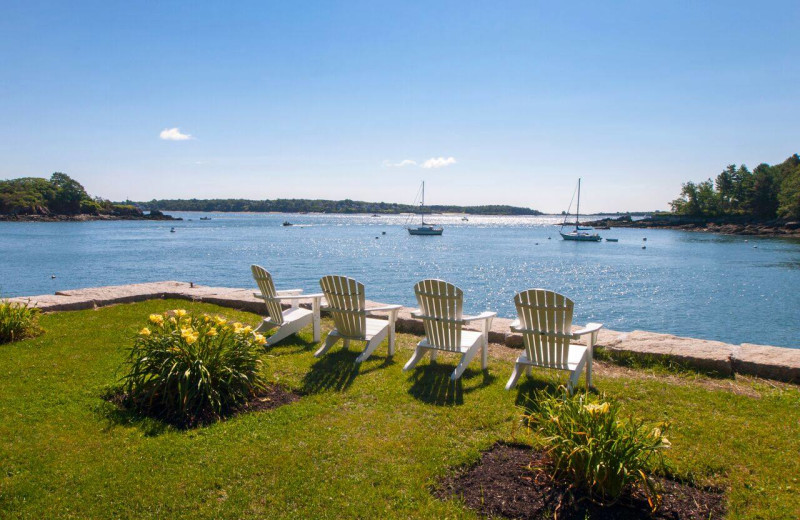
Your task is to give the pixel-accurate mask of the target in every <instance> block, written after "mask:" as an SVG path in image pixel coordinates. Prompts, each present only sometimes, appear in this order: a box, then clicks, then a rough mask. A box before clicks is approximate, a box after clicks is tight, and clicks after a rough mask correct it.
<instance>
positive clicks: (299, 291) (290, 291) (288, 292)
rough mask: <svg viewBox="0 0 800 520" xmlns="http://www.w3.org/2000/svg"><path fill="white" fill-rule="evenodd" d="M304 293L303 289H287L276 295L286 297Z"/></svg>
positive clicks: (277, 292)
mask: <svg viewBox="0 0 800 520" xmlns="http://www.w3.org/2000/svg"><path fill="white" fill-rule="evenodd" d="M302 292H303V289H286V290H283V291H275V294H277V295H278V296H286V295H292V294H302Z"/></svg>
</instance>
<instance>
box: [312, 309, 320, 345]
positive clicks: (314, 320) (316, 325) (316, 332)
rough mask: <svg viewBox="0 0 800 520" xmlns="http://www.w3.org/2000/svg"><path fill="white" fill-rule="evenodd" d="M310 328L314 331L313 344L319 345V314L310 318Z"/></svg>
mask: <svg viewBox="0 0 800 520" xmlns="http://www.w3.org/2000/svg"><path fill="white" fill-rule="evenodd" d="M311 327H312V329H313V330H314V343H319V339H320V336H321V334H320V319H319V314H314V316H313V317H312V318H311Z"/></svg>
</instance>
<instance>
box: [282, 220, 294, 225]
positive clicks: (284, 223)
mask: <svg viewBox="0 0 800 520" xmlns="http://www.w3.org/2000/svg"><path fill="white" fill-rule="evenodd" d="M281 226H294V224H292V223H291V222H289V221H288V220H284V221H283V224H281Z"/></svg>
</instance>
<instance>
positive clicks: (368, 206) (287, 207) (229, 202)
mask: <svg viewBox="0 0 800 520" xmlns="http://www.w3.org/2000/svg"><path fill="white" fill-rule="evenodd" d="M137 204H138V205H140V206H141V207H143V208H145V209H150V210H154V209H157V210H161V211H233V212H248V211H249V212H277V213H303V212H307V213H373V214H378V215H390V214H397V213H413V212H416V211H418V209H419V208H418V207H417V206H413V205H411V204H398V203H395V202H364V201H359V200H350V199H345V200H319V199H313V200H312V199H274V200H248V199H164V200H155V199H154V200H151V201H149V202H139V203H137ZM425 212H426V213H430V212H434V213H467V214H470V215H541V214H542V213H541V212H540V211H537V210H535V209H530V208H521V207H516V206H506V205H487V206H453V205H434V206H425Z"/></svg>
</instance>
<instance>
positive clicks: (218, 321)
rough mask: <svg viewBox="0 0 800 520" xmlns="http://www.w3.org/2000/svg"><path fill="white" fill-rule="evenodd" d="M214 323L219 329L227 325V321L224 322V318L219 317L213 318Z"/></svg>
mask: <svg viewBox="0 0 800 520" xmlns="http://www.w3.org/2000/svg"><path fill="white" fill-rule="evenodd" d="M214 323H216V324H217V325H218V326H220V327H221V326H223V325H225V324H226V323H228V320H226V319H225V318H223V317H221V316H214Z"/></svg>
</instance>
